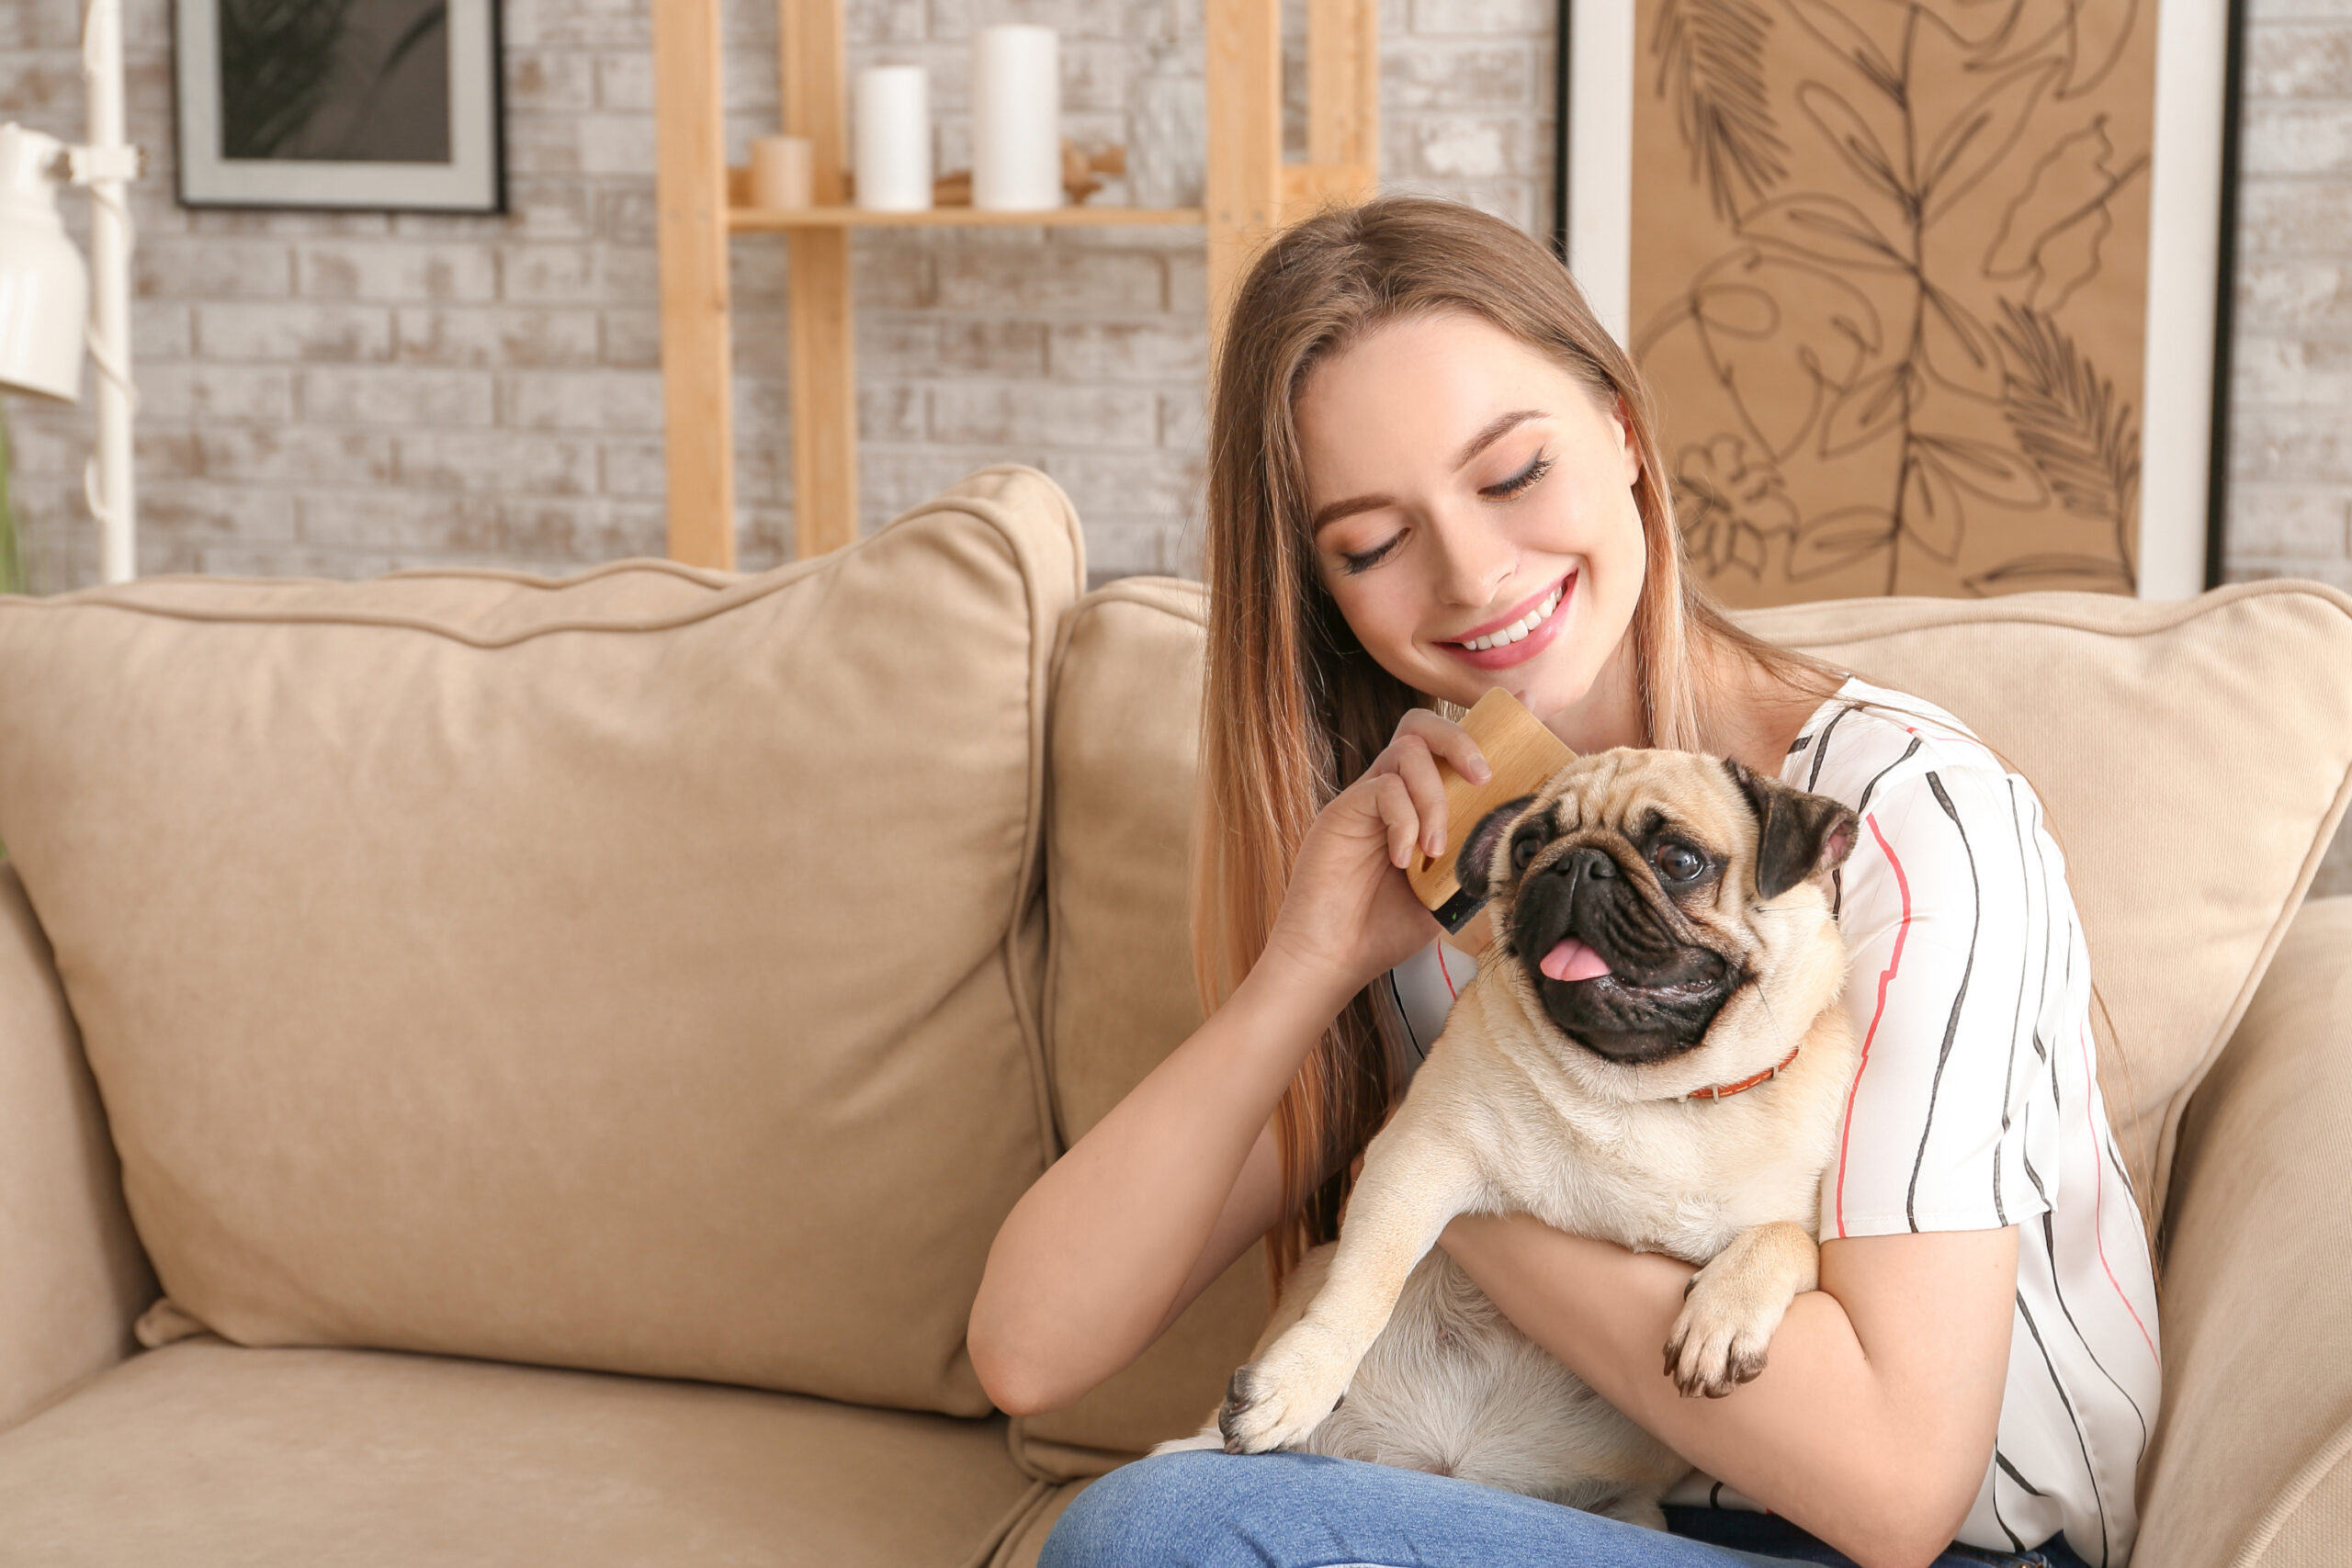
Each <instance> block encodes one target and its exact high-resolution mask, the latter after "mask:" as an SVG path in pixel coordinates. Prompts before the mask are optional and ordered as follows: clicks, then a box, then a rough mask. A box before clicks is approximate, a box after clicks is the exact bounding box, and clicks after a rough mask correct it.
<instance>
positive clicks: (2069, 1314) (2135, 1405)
mask: <svg viewBox="0 0 2352 1568" xmlns="http://www.w3.org/2000/svg"><path fill="white" fill-rule="evenodd" d="M2041 1248H2042V1251H2043V1253H2044V1254H2045V1255H2046V1256H2047V1257H2048V1258H2049V1259H2050V1293H2051V1294H2052V1296H2054V1297H2056V1298H2057V1301H2058V1310H2059V1311H2060V1312H2062V1313H2064V1314H2066V1326H2067V1327H2069V1328H2071V1329H2073V1330H2074V1331H2075V1338H2076V1339H2078V1340H2080V1341H2081V1342H2082V1347H2083V1354H2085V1355H2086V1356H2088V1357H2089V1358H2090V1359H2091V1365H2092V1366H2094V1367H2097V1368H2098V1375H2099V1376H2101V1377H2103V1378H2105V1379H2106V1380H2107V1381H2108V1382H2111V1383H2115V1392H2116V1393H2120V1394H2121V1395H2122V1396H2123V1403H2124V1404H2128V1405H2130V1406H2131V1414H2132V1415H2134V1416H2138V1417H2139V1418H2140V1451H2141V1452H2142V1453H2146V1452H2147V1451H2148V1417H2147V1414H2146V1412H2144V1411H2143V1410H2142V1409H2141V1408H2140V1402H2139V1401H2138V1400H2136V1399H2134V1398H2132V1397H2131V1390H2130V1389H2127V1388H2125V1387H2124V1386H2123V1385H2122V1384H2121V1383H2120V1382H2115V1374H2114V1373H2113V1372H2110V1371H2108V1370H2107V1363H2106V1362H2105V1361H2102V1360H2100V1359H2098V1351H2097V1350H2095V1349H2093V1348H2091V1339H2090V1336H2089V1335H2087V1334H2085V1333H2084V1332H2083V1325H2081V1324H2079V1323H2076V1322H2075V1309H2074V1308H2073V1307H2070V1306H2068V1305H2067V1304H2066V1292H2065V1290H2064V1288H2063V1287H2062V1286H2060V1284H2059V1283H2058V1232H2057V1227H2056V1226H2054V1225H2052V1224H2051V1223H2050V1211H2049V1210H2047V1209H2044V1210H2043V1211H2042V1212H2041ZM2131 1467H2132V1469H2133V1470H2134V1471H2137V1470H2138V1469H2139V1461H2138V1460H2136V1459H2134V1460H2133V1461H2131Z"/></svg>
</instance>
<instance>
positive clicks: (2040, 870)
mask: <svg viewBox="0 0 2352 1568" xmlns="http://www.w3.org/2000/svg"><path fill="white" fill-rule="evenodd" d="M2033 868H2034V871H2035V872H2036V873H2037V874H2039V875H2040V876H2041V984H2040V985H2038V986H2036V987H2034V992H2033V1054H2034V1055H2037V1056H2039V1057H2041V1059H2042V1060H2043V1061H2044V1062H2047V1061H2049V1060H2050V1049H2049V1047H2048V1046H2046V1045H2044V1044H2042V1043H2041V1020H2042V1017H2043V1015H2044V1014H2046V1013H2047V1012H2048V1011H2049V1010H2050V946H2051V944H2052V942H2056V941H2057V940H2058V901H2057V900H2056V899H2055V898H2052V897H2051V896H2050V862H2049V860H2048V859H2047V858H2046V857H2044V856H2043V854H2042V852H2041V801H2040V800H2039V799H2037V800H2035V801H2034V803H2033ZM2074 956H2075V953H2074V947H2073V944H2072V943H2071V942H2070V943H2069V944H2068V945H2067V949H2066V958H2067V963H2068V966H2069V967H2068V971H2067V972H2068V973H2069V974H2070V975H2071V974H2072V973H2073V968H2072V965H2073V962H2074Z"/></svg>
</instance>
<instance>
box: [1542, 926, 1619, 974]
mask: <svg viewBox="0 0 2352 1568" xmlns="http://www.w3.org/2000/svg"><path fill="white" fill-rule="evenodd" d="M1536 967H1537V968H1538V969H1541V970H1543V971H1544V976H1545V977H1547V978H1549V979H1554V980H1589V979H1591V978H1593V977H1594V976H1599V975H1606V974H1608V973H1609V965H1608V964H1607V963H1606V962H1605V961H1604V960H1603V959H1602V958H1601V956H1600V954H1599V953H1595V952H1593V950H1592V949H1590V948H1589V947H1587V946H1586V945H1585V944H1584V943H1582V942H1578V941H1577V939H1576V938H1574V937H1572V936H1564V937H1562V938H1561V939H1560V941H1559V943H1558V945H1556V946H1555V947H1554V948H1553V949H1552V951H1551V952H1549V953H1545V954H1544V962H1543V963H1541V964H1537V965H1536Z"/></svg>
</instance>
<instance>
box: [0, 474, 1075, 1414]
mask: <svg viewBox="0 0 2352 1568" xmlns="http://www.w3.org/2000/svg"><path fill="white" fill-rule="evenodd" d="M1082 581H1083V569H1082V565H1081V560H1080V542H1079V536H1078V533H1077V526H1076V521H1075V519H1074V517H1073V516H1072V514H1071V513H1070V510H1069V504H1068V502H1067V501H1066V499H1065V498H1064V497H1063V496H1062V494H1061V492H1060V491H1058V490H1057V489H1056V488H1055V487H1054V486H1053V485H1052V483H1051V482H1050V481H1049V480H1046V479H1045V478H1044V477H1043V476H1042V475H1038V474H1035V473H1034V472H1032V471H1030V470H1026V469H1013V468H1001V469H991V470H986V471H983V472H981V473H979V474H977V475H975V476H973V477H972V478H971V479H967V481H965V482H964V483H963V484H961V485H959V486H957V487H956V489H955V490H953V491H950V492H948V494H947V495H946V496H944V497H943V498H942V499H940V500H938V501H936V502H932V503H929V504H928V505H926V506H924V507H921V508H918V509H916V510H915V511H914V512H912V513H910V514H908V515H907V516H906V517H904V518H902V519H900V520H899V522H898V523H896V524H895V525H892V526H891V527H890V528H888V530H886V531H884V532H883V533H881V534H880V535H878V536H875V537H873V538H871V539H868V540H866V541H865V542H863V543H861V544H858V545H854V546H852V547H849V548H847V549H845V550H843V551H842V552H840V553H838V554H836V555H834V556H831V557H828V558H824V559H822V560H820V561H816V562H810V563H807V564H803V565H800V566H796V567H789V568H785V569H781V570H775V571H771V572H767V573H763V574H760V575H755V576H749V577H741V578H738V577H735V576H732V575H728V574H720V573H711V572H700V571H694V570H686V569H684V568H680V567H676V566H673V565H670V564H668V563H664V562H654V561H636V562H624V563H620V564H618V565H616V566H613V567H608V568H606V569H604V570H598V571H594V572H591V573H588V574H586V575H584V576H582V577H578V578H573V579H569V580H566V581H560V582H551V581H544V580H539V579H535V578H526V577H521V576H515V575H507V574H496V573H424V574H401V575H398V576H394V577H391V578H388V579H383V580H379V581H374V582H368V583H356V584H335V583H318V582H235V581H201V580H159V581H150V582H146V583H142V584H139V585H136V586H131V587H126V588H116V589H106V590H100V591H93V592H85V593H77V594H72V595H68V596H65V597H63V598H60V599H53V600H45V601H44V600H19V599H11V600H6V601H0V840H6V843H7V845H8V849H9V852H10V853H11V854H12V856H13V857H14V859H15V860H16V862H17V866H18V868H19V870H20V871H21V873H22V875H23V878H24V883H25V886H26V889H27V891H28V894H29V896H30V897H31V900H32V903H33V906H34V908H35V909H36V910H37V912H38V914H39V916H40V920H41V923H42V925H43V927H44V928H45V929H46V931H48V934H49V936H50V939H51V942H53V943H54V945H55V949H56V953H57V959H58V964H59V968H60V971H61V973H62V976H63V979H64V983H65V987H66V991H67V995H68V997H69V998H70V1000H71V1002H72V1005H73V1008H74V1014H75V1016H76V1018H77V1019H78V1020H79V1021H80V1023H81V1026H82V1031H83V1036H84V1039H85V1042H86V1045H87V1050H88V1055H89V1059H90V1063H91V1066H92V1068H93V1070H94V1071H95V1073H96V1078H97V1081H98V1085H99V1088H100V1090H101V1092H102V1094H103V1096H104V1099H105V1101H106V1105H107V1111H108V1114H109V1116H110V1118H111V1123H112V1128H113V1133H114V1137H115V1141H116V1143H117V1145H119V1149H120V1151H121V1155H122V1161H123V1171H124V1182H125V1189H126V1193H127V1196H128V1199H129V1202H130V1211H131V1214H132V1216H133V1218H134V1220H135V1222H136V1224H137V1226H138V1229H139V1233H140V1235H141V1239H142V1240H143V1241H144V1242H145V1244H146V1247H147V1249H148V1252H149V1253H150V1255H151V1256H152V1257H153V1259H154V1262H155V1266H156V1269H157V1272H158V1273H159V1275H160V1276H161V1279H162V1281H163V1284H164V1289H165V1290H166V1291H167V1292H169V1295H170V1297H171V1299H172V1300H173V1302H174V1303H176V1304H177V1305H178V1306H179V1307H180V1308H181V1309H182V1311H184V1312H185V1313H186V1314H189V1315H190V1316H192V1317H193V1318H194V1319H196V1320H197V1321H198V1322H200V1323H201V1324H203V1325H206V1326H208V1327H210V1328H212V1329H214V1330H216V1331H218V1332H219V1333H220V1334H222V1335H223V1336H225V1337H228V1338H230V1339H232V1340H235V1341H237V1342H240V1343H243V1344H248V1345H291V1344H311V1345H348V1346H377V1347H384V1348H395V1349H406V1350H419V1351H437V1352H446V1353H453V1354H460V1355H468V1356H476V1357H484V1358H492V1359H509V1360H520V1361H536V1362H544V1363H551V1364H559V1365H565V1366H572V1367H582V1368H592V1369H601V1370H606V1371H622V1372H637V1373H652V1374H663V1375H671V1376H680V1377H690V1378H702V1379H709V1380H714V1381H719V1382H737V1383H747V1384H752V1385H755V1386H761V1387H766V1388H772V1389H781V1390H791V1391H797V1392H802V1393H814V1394H823V1395H829V1396H831V1397H834V1398H839V1399H847V1400H854V1401H859V1402H863V1403H868V1404H887V1405H899V1406H906V1407H915V1408H928V1409H933V1410H940V1411H945V1412H949V1413H957V1414H977V1413H979V1412H981V1411H984V1410H985V1409H986V1408H987V1402H986V1399H985V1397H984V1396H983V1395H982V1393H981V1392H980V1389H979V1386H978V1381H977V1379H976V1378H975V1377H974V1375H973V1372H972V1370H971V1367H970V1364H969V1362H968V1360H967V1358H966V1356H965V1354H964V1350H963V1339H964V1324H965V1317H966V1314H967V1312H968V1310H969V1304H970V1301H971V1296H972V1292H973V1291H974V1289H975V1288H976V1286H977V1284H978V1277H979V1269H980V1266H981V1262H982V1260H983V1258H985V1256H986V1252H987V1248H988V1246H989V1240H990V1238H991V1236H992V1235H993V1234H994V1231H995V1227H996V1225H997V1224H998V1223H999V1221H1000V1220H1001V1218H1002V1216H1003V1214H1004V1213H1005V1212H1006V1210H1007V1209H1008V1208H1009V1207H1010V1206H1011V1205H1012V1201H1014V1200H1015V1199H1016V1198H1017V1197H1018V1196H1019V1195H1020V1193H1021V1192H1022V1190H1023V1189H1024V1188H1025V1187H1026V1185H1027V1184H1028V1183H1029V1182H1030V1181H1031V1180H1033V1179H1035V1177H1036V1175H1037V1173H1038V1172H1039V1171H1040V1170H1041V1169H1042V1168H1043V1167H1044V1163H1045V1161H1046V1159H1047V1158H1048V1157H1049V1155H1050V1152H1051V1149H1050V1141H1051V1133H1050V1128H1049V1125H1048V1123H1047V1120H1046V1115H1047V1112H1046V1093H1045V1078H1044V1066H1043V1061H1042V1058H1041V1055H1040V1053H1039V1042H1038V1038H1037V1034H1036V1031H1035V1014H1034V993H1035V983H1036V980H1037V978H1038V977H1039V976H1040V975H1041V974H1042V963H1043V956H1044V955H1043V931H1042V912H1041V911H1040V909H1039V908H1037V900H1036V898H1035V884H1036V881H1037V874H1038V867H1039V863H1040V858H1041V854H1042V849H1041V845H1040V841H1039V840H1040V833H1041V828H1042V820H1041V805H1040V802H1041V795H1042V788H1043V729H1044V716H1045V699H1046V674H1047V670H1048V663H1049V658H1050V653H1051V648H1052V643H1053V639H1054V637H1055V634H1056V629H1057V625H1058V623H1059V621H1060V619H1061V615H1062V612H1063V611H1064V610H1065V608H1066V607H1067V606H1068V605H1069V603H1070V602H1071V601H1072V600H1074V599H1075V598H1076V596H1077V594H1078V592H1079V590H1080V586H1081V585H1082Z"/></svg>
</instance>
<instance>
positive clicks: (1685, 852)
mask: <svg viewBox="0 0 2352 1568" xmlns="http://www.w3.org/2000/svg"><path fill="white" fill-rule="evenodd" d="M1650 859H1651V863H1652V864H1654V865H1656V866H1657V874H1658V875H1660V876H1662V877H1664V878H1665V879H1666V880H1667V881H1668V882H1688V881H1690V880H1691V878H1692V877H1694V876H1696V875H1698V874H1700V873H1701V872H1702V871H1704V870H1706V869H1707V862H1706V859H1705V857H1704V856H1702V855H1701V854H1700V853H1699V852H1698V851H1696V850H1694V849H1692V848H1691V846H1690V845H1688V844H1660V845H1659V846H1658V848H1657V854H1655V855H1653V856H1651V857H1650Z"/></svg>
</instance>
